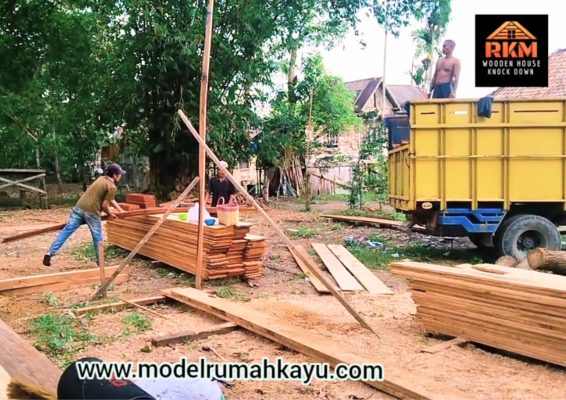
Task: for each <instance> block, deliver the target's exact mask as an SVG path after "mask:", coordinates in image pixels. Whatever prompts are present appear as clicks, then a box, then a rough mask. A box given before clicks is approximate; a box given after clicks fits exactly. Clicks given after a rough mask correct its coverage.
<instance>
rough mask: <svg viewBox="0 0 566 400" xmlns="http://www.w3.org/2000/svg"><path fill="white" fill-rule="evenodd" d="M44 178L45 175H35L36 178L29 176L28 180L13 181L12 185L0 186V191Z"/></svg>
mask: <svg viewBox="0 0 566 400" xmlns="http://www.w3.org/2000/svg"><path fill="white" fill-rule="evenodd" d="M44 176H45V173H43V174H39V175H34V176H29V177H27V178H23V179H18V180H15V181H11V182H12V183H4V184H3V185H0V189H4V188H7V187H10V186H14V185H17V184H19V183H24V182H29V181H33V180H34V179H39V178H43V177H44ZM7 180H9V179H7Z"/></svg>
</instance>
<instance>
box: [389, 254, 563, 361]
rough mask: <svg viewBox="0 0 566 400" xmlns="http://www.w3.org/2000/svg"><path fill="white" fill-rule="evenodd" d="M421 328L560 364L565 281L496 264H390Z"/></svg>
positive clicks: (561, 358) (553, 276) (561, 359)
mask: <svg viewBox="0 0 566 400" xmlns="http://www.w3.org/2000/svg"><path fill="white" fill-rule="evenodd" d="M390 268H391V271H392V272H393V273H394V274H397V275H401V276H403V277H406V278H407V279H408V280H409V283H410V288H411V292H412V295H413V300H414V301H415V303H416V304H417V317H416V318H417V321H418V322H420V323H421V324H422V325H423V326H424V327H425V329H427V330H428V331H432V332H438V333H442V334H446V335H450V336H455V337H460V338H464V339H469V340H471V341H473V342H477V343H482V344H484V345H488V346H491V347H495V348H499V349H503V350H507V351H511V352H515V353H517V354H521V355H525V356H528V357H532V358H536V359H539V360H543V361H547V362H550V363H553V364H557V365H561V366H566V277H561V276H556V275H549V274H544V273H540V272H536V271H529V270H518V269H516V268H509V267H502V266H496V265H478V266H475V265H474V266H470V265H464V266H462V268H452V267H445V266H440V265H434V264H424V263H414V262H394V263H391V264H390Z"/></svg>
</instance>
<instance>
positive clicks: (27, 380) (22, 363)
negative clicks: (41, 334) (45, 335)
mask: <svg viewBox="0 0 566 400" xmlns="http://www.w3.org/2000/svg"><path fill="white" fill-rule="evenodd" d="M0 365H1V366H2V367H3V368H4V370H5V371H6V372H7V373H8V375H10V377H11V378H12V379H14V380H18V381H19V382H21V383H23V384H26V385H29V386H33V387H37V388H40V389H43V390H44V391H46V392H49V393H57V385H58V384H59V378H60V377H61V371H60V370H59V368H57V367H56V366H55V364H53V363H52V362H51V361H50V360H49V359H48V358H47V357H46V356H45V355H44V354H43V353H41V352H39V351H38V350H36V349H35V347H33V346H32V345H31V343H29V342H28V341H27V340H25V339H24V338H23V337H21V336H20V335H18V334H17V333H16V332H14V330H13V329H12V328H11V327H10V326H9V325H8V324H6V323H5V322H4V321H2V320H0ZM4 396H5V394H4ZM4 396H2V398H6V397H4Z"/></svg>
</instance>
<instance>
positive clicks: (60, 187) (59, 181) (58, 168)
mask: <svg viewBox="0 0 566 400" xmlns="http://www.w3.org/2000/svg"><path fill="white" fill-rule="evenodd" d="M55 176H56V177H57V191H58V192H59V193H63V179H61V165H60V164H59V152H58V151H55Z"/></svg>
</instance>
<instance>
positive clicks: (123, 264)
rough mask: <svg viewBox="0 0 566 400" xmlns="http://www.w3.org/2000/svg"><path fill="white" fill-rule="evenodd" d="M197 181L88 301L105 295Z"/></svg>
mask: <svg viewBox="0 0 566 400" xmlns="http://www.w3.org/2000/svg"><path fill="white" fill-rule="evenodd" d="M198 181H199V178H198V177H197V178H195V179H193V181H192V182H191V184H190V185H189V186H187V188H186V189H185V190H184V191H183V193H181V194H180V195H179V197H178V198H177V200H175V202H173V203H172V204H170V205H169V207H167V208H166V211H165V213H164V214H163V215H162V216H161V218H160V219H158V220H157V222H156V223H155V224H154V225H153V226H152V227H151V229H150V230H149V232H147V233H146V234H145V236H144V237H143V239H142V240H140V242H139V243H138V244H137V245H136V247H134V249H133V250H132V251H131V252H130V254H128V256H127V257H126V258H125V259H124V260H122V262H121V263H120V265H119V266H118V268H117V269H116V271H114V273H113V274H112V276H110V278H108V279H107V280H106V282H104V283H103V284H102V285H101V286H100V288H99V289H98V290H97V291H96V293H95V294H94V295H93V296H92V297H91V299H90V301H94V300H96V299H97V298H99V297H101V296H103V295H104V294H105V293H106V289H108V286H110V284H111V283H112V281H113V280H114V279H116V277H117V276H118V275H119V274H120V272H122V270H123V269H124V268H126V266H128V264H129V263H130V261H132V258H134V256H135V255H136V254H137V253H138V251H139V250H140V249H141V248H142V247H143V246H144V244H146V243H147V241H148V240H149V238H150V237H152V236H153V234H154V233H155V232H156V231H157V230H158V229H159V227H160V226H161V225H162V224H163V222H165V220H167V217H168V216H169V214H171V213H172V212H173V211H174V210H175V209H176V208H177V205H179V204H180V203H181V202H182V201H183V200H184V198H185V197H187V195H188V194H189V192H190V191H191V190H193V188H194V187H195V186H196V184H197V182H198Z"/></svg>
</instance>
